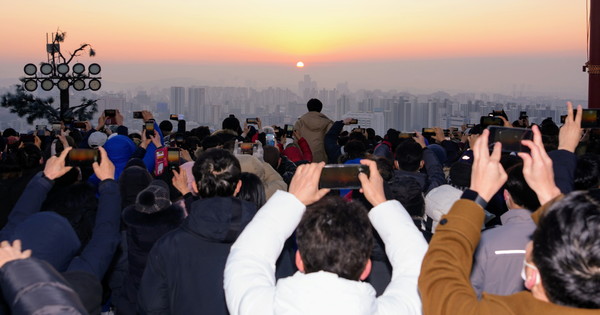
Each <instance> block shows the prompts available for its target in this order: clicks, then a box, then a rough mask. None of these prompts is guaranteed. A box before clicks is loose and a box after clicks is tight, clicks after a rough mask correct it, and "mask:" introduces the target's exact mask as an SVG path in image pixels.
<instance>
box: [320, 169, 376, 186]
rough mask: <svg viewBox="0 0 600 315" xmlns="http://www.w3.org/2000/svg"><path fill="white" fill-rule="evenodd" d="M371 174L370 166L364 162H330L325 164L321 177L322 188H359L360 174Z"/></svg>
mask: <svg viewBox="0 0 600 315" xmlns="http://www.w3.org/2000/svg"><path fill="white" fill-rule="evenodd" d="M360 173H365V174H367V176H368V175H369V167H368V166H366V165H362V164H328V165H325V167H324V168H323V171H322V172H321V177H320V179H319V187H320V188H330V189H359V188H360V186H361V185H360V180H359V179H358V174H360Z"/></svg>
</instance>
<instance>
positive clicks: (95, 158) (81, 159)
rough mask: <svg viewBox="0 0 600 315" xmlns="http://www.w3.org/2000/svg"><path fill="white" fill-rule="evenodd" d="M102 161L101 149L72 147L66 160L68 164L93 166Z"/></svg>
mask: <svg viewBox="0 0 600 315" xmlns="http://www.w3.org/2000/svg"><path fill="white" fill-rule="evenodd" d="M94 162H98V163H100V151H98V150H96V149H72V150H71V151H69V154H68V155H67V158H66V160H65V165H67V166H91V165H92V164H93V163H94Z"/></svg>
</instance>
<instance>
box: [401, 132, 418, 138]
mask: <svg viewBox="0 0 600 315" xmlns="http://www.w3.org/2000/svg"><path fill="white" fill-rule="evenodd" d="M416 136H417V134H416V133H415V132H401V133H400V134H399V135H398V138H400V139H412V138H413V137H416Z"/></svg>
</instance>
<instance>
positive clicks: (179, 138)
mask: <svg viewBox="0 0 600 315" xmlns="http://www.w3.org/2000/svg"><path fill="white" fill-rule="evenodd" d="M184 142H185V139H184V138H183V135H182V134H176V135H175V143H177V145H182V144H183V143H184Z"/></svg>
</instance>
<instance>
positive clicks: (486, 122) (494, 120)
mask: <svg viewBox="0 0 600 315" xmlns="http://www.w3.org/2000/svg"><path fill="white" fill-rule="evenodd" d="M480 123H481V125H483V128H485V127H487V126H503V125H504V121H503V120H502V119H501V118H498V117H492V116H481V119H480Z"/></svg>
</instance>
